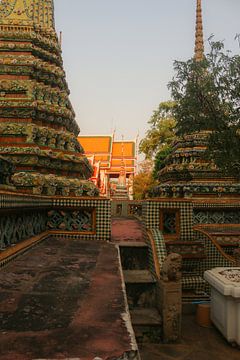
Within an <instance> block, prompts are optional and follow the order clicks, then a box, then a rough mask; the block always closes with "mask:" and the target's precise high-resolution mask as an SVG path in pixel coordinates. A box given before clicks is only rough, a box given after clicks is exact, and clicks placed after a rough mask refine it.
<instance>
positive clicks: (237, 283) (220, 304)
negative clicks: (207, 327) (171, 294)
mask: <svg viewBox="0 0 240 360" xmlns="http://www.w3.org/2000/svg"><path fill="white" fill-rule="evenodd" d="M204 278H205V280H207V281H208V283H209V284H210V285H211V320H212V322H213V323H214V325H215V326H216V327H217V328H218V329H219V330H220V331H221V333H222V334H223V335H224V336H225V338H226V339H227V340H228V341H229V342H231V343H237V344H238V345H239V346H240V267H234V268H215V269H212V270H208V271H205V273H204Z"/></svg>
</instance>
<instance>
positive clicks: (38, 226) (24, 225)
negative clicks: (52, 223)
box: [0, 210, 47, 250]
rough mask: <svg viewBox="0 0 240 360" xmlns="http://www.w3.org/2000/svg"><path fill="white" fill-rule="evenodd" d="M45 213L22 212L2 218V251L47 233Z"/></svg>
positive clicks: (0, 242) (0, 232) (0, 247)
mask: <svg viewBox="0 0 240 360" xmlns="http://www.w3.org/2000/svg"><path fill="white" fill-rule="evenodd" d="M46 224H47V215H46V212H45V211H39V210H38V211H29V210H28V211H25V212H23V211H21V212H18V213H10V214H6V215H2V216H1V217H0V250H4V249H5V248H7V247H9V246H13V245H15V244H17V243H18V242H20V241H22V240H26V239H29V238H31V237H33V236H36V235H39V234H41V233H42V232H44V231H46Z"/></svg>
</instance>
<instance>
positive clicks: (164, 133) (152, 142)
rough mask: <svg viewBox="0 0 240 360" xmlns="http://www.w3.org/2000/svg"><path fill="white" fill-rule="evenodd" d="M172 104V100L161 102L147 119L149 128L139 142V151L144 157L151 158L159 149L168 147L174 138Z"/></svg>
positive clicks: (174, 124)
mask: <svg viewBox="0 0 240 360" xmlns="http://www.w3.org/2000/svg"><path fill="white" fill-rule="evenodd" d="M174 106H175V103H174V102H173V101H167V102H161V103H160V104H159V106H158V109H157V110H155V111H154V112H153V115H152V117H151V118H150V120H149V121H148V124H150V130H148V131H147V133H146V136H145V137H144V138H143V139H142V140H141V141H140V144H139V151H140V152H141V153H143V154H145V158H146V159H153V158H154V157H155V156H156V154H157V153H158V152H159V151H162V150H163V149H165V148H169V146H170V145H171V143H172V141H173V139H174V138H175V126H176V121H175V119H174V117H173V109H174Z"/></svg>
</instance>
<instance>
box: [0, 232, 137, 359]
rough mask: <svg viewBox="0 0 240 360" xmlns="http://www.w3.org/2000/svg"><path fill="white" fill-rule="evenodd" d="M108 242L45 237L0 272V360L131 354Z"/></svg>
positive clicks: (114, 261)
mask: <svg viewBox="0 0 240 360" xmlns="http://www.w3.org/2000/svg"><path fill="white" fill-rule="evenodd" d="M123 314H125V300H124V297H123V291H122V279H121V276H120V270H119V258H118V252H117V249H116V247H115V246H114V245H113V244H109V243H101V242H94V241H82V240H69V239H55V238H52V239H49V240H46V241H44V242H42V243H41V244H39V245H38V246H36V247H35V248H34V249H32V250H31V251H29V252H28V253H26V254H24V255H22V256H20V257H19V258H17V259H16V260H14V261H13V262H11V263H9V265H8V266H6V267H5V268H3V269H1V272H0V359H1V360H32V359H69V358H71V359H72V358H74V359H79V360H80V359H81V360H93V359H94V358H95V357H98V358H101V359H104V360H105V359H116V358H119V357H121V358H122V356H124V355H123V354H124V353H127V352H129V351H131V350H132V344H131V338H130V335H129V332H128V328H127V323H126V322H125V320H124V319H123Z"/></svg>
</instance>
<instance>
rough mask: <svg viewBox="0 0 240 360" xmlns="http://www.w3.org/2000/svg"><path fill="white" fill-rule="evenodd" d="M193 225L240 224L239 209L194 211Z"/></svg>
mask: <svg viewBox="0 0 240 360" xmlns="http://www.w3.org/2000/svg"><path fill="white" fill-rule="evenodd" d="M193 223H194V225H197V224H240V210H239V209H230V208H228V209H224V210H220V209H219V210H216V209H209V210H207V209H195V210H194V212H193Z"/></svg>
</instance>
